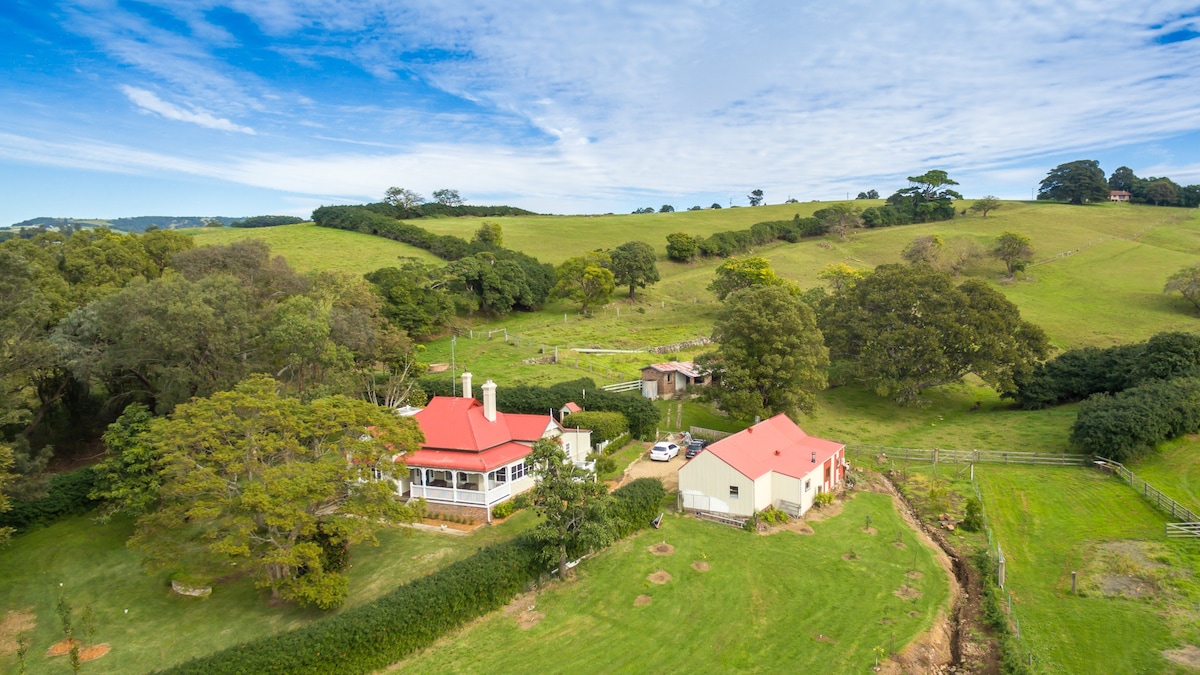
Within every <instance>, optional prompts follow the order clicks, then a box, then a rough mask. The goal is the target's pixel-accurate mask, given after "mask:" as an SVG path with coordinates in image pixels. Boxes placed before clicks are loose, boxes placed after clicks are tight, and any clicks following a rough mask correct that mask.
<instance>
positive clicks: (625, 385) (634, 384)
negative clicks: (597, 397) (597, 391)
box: [600, 380, 642, 392]
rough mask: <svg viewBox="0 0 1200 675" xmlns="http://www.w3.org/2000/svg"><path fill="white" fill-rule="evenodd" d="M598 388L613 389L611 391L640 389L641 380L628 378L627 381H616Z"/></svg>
mask: <svg viewBox="0 0 1200 675" xmlns="http://www.w3.org/2000/svg"><path fill="white" fill-rule="evenodd" d="M600 388H601V389H603V390H604V391H613V392H621V391H634V390H637V391H641V389H642V381H641V380H629V381H628V382H617V383H615V384H606V385H604V386H603V387H600Z"/></svg>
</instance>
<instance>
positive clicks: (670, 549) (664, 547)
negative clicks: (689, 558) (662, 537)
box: [646, 541, 675, 555]
mask: <svg viewBox="0 0 1200 675" xmlns="http://www.w3.org/2000/svg"><path fill="white" fill-rule="evenodd" d="M646 550H647V551H650V552H651V553H653V554H654V555H671V554H673V553H675V547H674V546H672V545H670V544H668V543H667V542H665V541H664V542H663V543H661V544H652V545H650V546H647V547H646Z"/></svg>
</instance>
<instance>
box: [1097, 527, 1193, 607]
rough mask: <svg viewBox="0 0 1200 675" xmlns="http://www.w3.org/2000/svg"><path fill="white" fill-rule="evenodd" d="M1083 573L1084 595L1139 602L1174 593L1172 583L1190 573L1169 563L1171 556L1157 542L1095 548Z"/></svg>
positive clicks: (1113, 543)
mask: <svg viewBox="0 0 1200 675" xmlns="http://www.w3.org/2000/svg"><path fill="white" fill-rule="evenodd" d="M1089 558H1090V563H1089V564H1088V565H1087V568H1086V569H1085V570H1083V575H1082V577H1083V578H1082V579H1081V581H1082V582H1083V583H1082V584H1081V589H1080V590H1081V594H1083V595H1089V594H1098V595H1104V596H1108V597H1121V598H1130V599H1134V600H1139V599H1143V598H1154V597H1158V596H1160V595H1163V594H1170V593H1171V588H1172V584H1171V580H1172V579H1173V578H1176V577H1179V576H1185V575H1187V574H1189V573H1188V572H1185V571H1183V570H1181V569H1176V568H1173V567H1172V566H1171V565H1169V564H1167V563H1168V562H1170V560H1171V557H1170V553H1169V552H1168V551H1167V549H1166V548H1165V547H1164V546H1163V545H1162V544H1160V543H1158V542H1149V541H1135V540H1120V541H1109V542H1105V543H1103V544H1100V545H1099V546H1097V547H1096V549H1095V553H1094V554H1093V555H1091V556H1089Z"/></svg>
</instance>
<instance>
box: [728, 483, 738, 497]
mask: <svg viewBox="0 0 1200 675" xmlns="http://www.w3.org/2000/svg"><path fill="white" fill-rule="evenodd" d="M729 498H730V499H737V498H738V486H736V485H730V486H729Z"/></svg>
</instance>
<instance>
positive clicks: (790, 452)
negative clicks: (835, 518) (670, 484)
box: [679, 415, 847, 517]
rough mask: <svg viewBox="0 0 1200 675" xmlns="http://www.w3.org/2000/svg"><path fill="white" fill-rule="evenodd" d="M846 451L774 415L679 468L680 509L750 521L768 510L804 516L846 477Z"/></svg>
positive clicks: (712, 446) (720, 442) (838, 444)
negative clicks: (814, 503) (821, 497)
mask: <svg viewBox="0 0 1200 675" xmlns="http://www.w3.org/2000/svg"><path fill="white" fill-rule="evenodd" d="M845 448H846V446H844V445H843V444H841V443H837V442H835V441H827V440H825V439H822V438H817V437H815V436H809V435H808V434H806V433H804V431H803V430H802V429H800V427H798V426H796V423H795V422H793V421H792V420H790V419H788V417H787V416H786V415H776V416H775V417H772V418H770V419H767V420H764V421H762V422H759V423H758V424H755V425H754V426H752V427H750V428H749V429H746V430H744V431H741V432H739V433H736V434H734V435H732V436H729V437H727V438H724V439H722V440H720V441H717V442H716V443H713V444H712V445H710V446H708V447H707V448H705V449H704V450H703V451H701V452H700V454H698V455H696V456H695V457H694V458H693V459H692V460H690V461H689V462H687V463H686V464H684V465H683V466H682V467H680V468H679V494H680V498H681V500H682V502H683V508H684V509H686V510H689V511H708V512H712V513H725V514H729V515H732V516H739V517H749V516H751V515H753V514H754V512H755V511H761V510H763V509H765V508H767V507H768V506H774V507H776V508H783V509H784V510H785V511H791V512H792V513H793V515H803V514H804V512H806V511H808V509H809V508H811V507H812V504H813V498H814V497H815V496H816V495H818V494H820V493H821V492H832V491H834V490H836V489H838V487H840V486H841V485H842V482H843V481H844V480H845V478H846V467H847V464H846V449H845Z"/></svg>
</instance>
